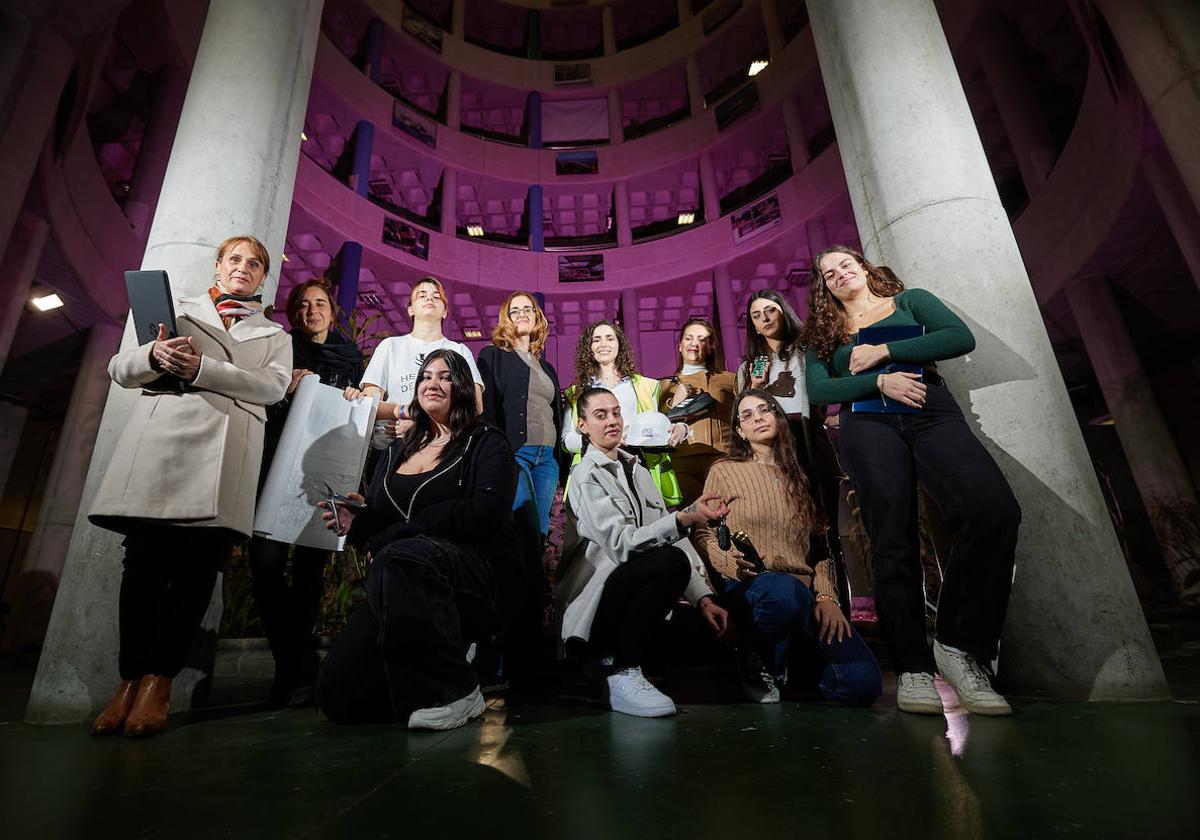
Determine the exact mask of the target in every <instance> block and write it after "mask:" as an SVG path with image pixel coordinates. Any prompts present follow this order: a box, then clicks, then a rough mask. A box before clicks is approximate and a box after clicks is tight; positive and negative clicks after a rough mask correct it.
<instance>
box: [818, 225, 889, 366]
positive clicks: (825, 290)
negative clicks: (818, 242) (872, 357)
mask: <svg viewBox="0 0 1200 840" xmlns="http://www.w3.org/2000/svg"><path fill="white" fill-rule="evenodd" d="M829 254H848V255H849V256H851V257H853V258H854V259H855V260H856V261H857V262H858V264H859V265H861V266H862V267H863V270H864V271H865V272H866V273H867V288H868V289H869V290H870V291H871V293H872V294H875V295H878V296H879V297H895V296H896V295H898V294H900V293H901V292H903V291H904V284H903V283H901V282H900V278H899V277H897V276H896V275H895V273H894V272H893V271H892V270H891V269H890V268H888V267H887V266H886V265H880V266H876V265H872V264H871V263H870V262H868V261H867V258H866V257H864V256H863V255H862V254H861V253H859V252H858V251H856V250H854V249H853V248H848V247H846V246H845V245H833V246H831V247H829V248H826V249H825V250H824V251H822V252H821V253H819V254H817V255H816V256H814V257H813V260H812V288H811V289H810V291H809V295H808V321H807V322H806V323H805V325H804V343H805V344H807V345H808V346H809V347H811V348H812V349H813V350H815V351H816V354H817V357H818V358H821V359H825V360H826V361H829V360H830V359H832V358H833V351H834V350H836V349H837V348H838V347H839V346H841V345H843V344H846V343H847V342H849V341H850V322H849V320H847V318H846V308H845V307H844V306H842V302H841V301H840V300H838V299H837V298H836V297H834V295H833V292H831V291H829V287H828V286H826V285H825V278H823V277H822V276H821V259H822V258H823V257H826V256H828V255H829Z"/></svg>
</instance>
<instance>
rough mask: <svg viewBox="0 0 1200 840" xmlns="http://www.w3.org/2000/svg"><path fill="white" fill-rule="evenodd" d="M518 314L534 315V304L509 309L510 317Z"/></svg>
mask: <svg viewBox="0 0 1200 840" xmlns="http://www.w3.org/2000/svg"><path fill="white" fill-rule="evenodd" d="M518 315H529V316H532V315H533V307H532V306H522V307H520V308H518V307H515V306H514V307H513V308H512V309H510V310H508V317H509V318H516V317H517V316H518Z"/></svg>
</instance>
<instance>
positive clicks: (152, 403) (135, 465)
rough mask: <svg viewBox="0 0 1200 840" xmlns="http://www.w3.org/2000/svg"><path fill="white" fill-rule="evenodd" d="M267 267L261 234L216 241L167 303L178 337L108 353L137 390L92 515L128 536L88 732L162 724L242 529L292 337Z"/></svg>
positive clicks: (247, 525) (282, 388)
mask: <svg viewBox="0 0 1200 840" xmlns="http://www.w3.org/2000/svg"><path fill="white" fill-rule="evenodd" d="M269 267H270V259H269V257H268V255H267V251H266V248H264V247H263V245H262V243H261V242H259V241H258V240H257V239H254V238H253V237H249V236H238V237H233V238H231V239H228V240H226V241H225V242H223V243H222V244H221V246H220V247H219V248H218V249H217V260H216V277H215V283H214V285H213V287H212V288H210V289H209V290H208V291H207V292H204V293H202V294H199V295H195V296H192V297H183V298H178V299H176V300H175V312H176V326H177V329H178V333H179V335H178V336H177V337H175V338H167V337H166V333H165V331H163V330H160V332H159V338H158V340H156V341H153V342H150V343H148V344H143V345H141V346H139V347H131V348H130V349H128V350H125V351H122V352H119V353H117V355H115V356H114V357H113V358H112V361H111V362H109V365H108V373H109V375H110V376H111V377H112V379H113V381H114V382H116V383H117V384H118V385H120V386H122V387H124V388H139V389H141V395H140V396H139V397H138V399H137V401H136V403H135V405H134V409H133V413H132V414H131V415H130V418H129V420H128V422H127V423H126V424H125V428H124V429H123V431H122V432H121V437H120V439H119V440H118V441H117V445H116V449H115V450H114V451H113V455H112V460H111V461H110V462H109V464H108V468H107V470H106V471H105V475H104V479H103V481H102V482H101V484H100V489H99V491H98V492H97V494H96V499H95V501H94V502H93V504H92V508H91V510H90V512H89V514H88V518H89V519H90V520H91V521H92V523H93V524H95V525H98V526H100V527H103V528H108V529H110V530H113V531H117V532H119V533H121V534H124V535H125V542H124V546H125V561H124V573H123V575H122V578H121V594H120V639H121V650H120V671H121V683H120V686H119V687H118V689H117V692H116V695H115V696H114V698H113V700H112V702H111V703H110V704H109V706H108V708H106V709H105V710H104V711H103V712H102V713H101V714H100V716H99V717H98V718H97V719H96V721H95V723H94V725H93V727H92V730H93V732H94V733H95V734H107V733H111V732H116V731H118V730H120V729H121V728H122V727H123V728H124V731H125V734H126V735H151V734H156V733H158V732H161V731H162V730H163V729H164V728H165V727H166V720H167V713H168V711H169V710H170V703H169V701H170V694H171V680H172V679H173V678H174V677H175V676H176V675H177V674H178V673H179V671H180V670H181V669H182V667H183V664H184V658H185V656H186V655H187V650H188V648H189V646H190V644H191V641H192V637H193V636H194V635H195V633H196V629H197V628H198V627H199V626H200V621H201V619H202V618H203V616H204V612H205V609H206V608H207V606H208V601H209V598H210V596H211V594H212V589H213V585H214V583H215V581H216V576H217V572H218V571H220V570H221V569H222V568H223V567H224V565H225V564H226V563H227V562H228V559H229V554H230V551H231V550H232V548H233V544H234V543H235V542H238V541H240V540H242V539H245V538H248V537H249V536H250V535H251V532H252V529H253V521H254V501H255V491H256V488H257V486H258V471H259V465H260V463H261V460H262V450H263V425H264V421H265V418H266V406H267V405H271V404H273V403H276V402H278V401H279V400H280V399H282V397H283V395H284V393H285V392H286V390H287V386H288V383H289V382H290V380H291V375H292V345H291V341H290V339H289V338H288V335H287V333H285V332H284V331H283V329H282V328H281V327H280V326H279V325H278V324H276V323H274V322H273V321H270V320H268V319H267V318H266V316H265V315H264V314H263V312H262V305H261V296H259V295H258V290H259V289H260V287H261V286H262V283H263V281H264V280H265V279H266V275H267V271H268V269H269ZM181 381H182V382H183V383H186V385H184V386H183V387H182V388H180V387H179V384H180V382H181Z"/></svg>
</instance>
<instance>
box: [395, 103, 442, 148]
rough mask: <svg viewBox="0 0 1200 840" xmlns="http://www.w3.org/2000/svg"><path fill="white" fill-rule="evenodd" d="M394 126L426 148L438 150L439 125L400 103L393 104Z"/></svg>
mask: <svg viewBox="0 0 1200 840" xmlns="http://www.w3.org/2000/svg"><path fill="white" fill-rule="evenodd" d="M392 125H394V126H396V128H398V129H400V130H401V131H403V132H404V133H405V134H410V135H412V136H413V137H415V138H417V139H418V140H420V141H421V142H422V143H424V144H425V145H426V146H431V147H433V148H435V149H436V148H437V123H435V122H434V121H433V120H431V119H429V118H427V117H423V116H421V115H420V114H418V113H417V112H416V111H413V110H412V109H410V108H406V107H405V106H404V105H402V104H401V103H400V102H393V103H392Z"/></svg>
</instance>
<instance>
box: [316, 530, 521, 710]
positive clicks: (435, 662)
mask: <svg viewBox="0 0 1200 840" xmlns="http://www.w3.org/2000/svg"><path fill="white" fill-rule="evenodd" d="M499 621H500V608H499V601H498V597H497V585H496V577H495V573H494V571H493V569H492V564H491V561H490V560H489V559H488V558H487V557H486V556H485V555H484V553H483V552H482V551H480V549H479V548H478V547H476V546H470V545H460V544H458V543H453V542H450V541H448V540H442V539H433V538H430V537H412V538H409V539H404V540H398V541H396V542H394V543H392V544H391V545H389V546H388V547H387V548H385V549H384V550H383V551H381V552H380V553H379V555H378V556H376V557H375V560H374V562H373V563H372V564H371V570H370V573H369V574H368V575H367V602H366V603H365V604H362V605H361V606H359V607H358V609H356V610H355V611H354V612H353V613H352V614H351V616H350V619H349V621H347V623H346V626H345V628H343V630H342V632H341V634H340V635H339V636H338V637H337V640H336V641H335V642H334V644H333V648H332V649H331V650H330V651H329V655H328V656H327V657H326V658H325V663H324V665H323V666H322V667H321V673H320V677H319V679H318V682H317V705H318V707H319V708H320V709H321V711H322V712H324V713H325V715H326V716H327V717H329V718H330V719H331V720H333V721H335V722H338V723H367V722H377V721H385V720H399V721H407V720H408V717H409V715H410V714H412V712H414V711H415V710H417V709H425V708H430V707H434V706H444V705H447V704H449V703H451V702H453V701H455V700H458V699H460V698H462V697H464V696H466V695H467V694H469V693H470V691H471V689H473V688H475V687H476V686H477V685H478V684H479V681H478V678H477V677H476V675H475V670H474V668H472V666H471V665H470V664H469V663H468V662H467V658H466V654H467V648H468V646H469V644H470V642H471V641H473V640H478V639H483V638H488V637H489V636H490V635H491V633H492V632H493V631H494V630H495V629H496V628H497V627H498V625H499Z"/></svg>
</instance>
